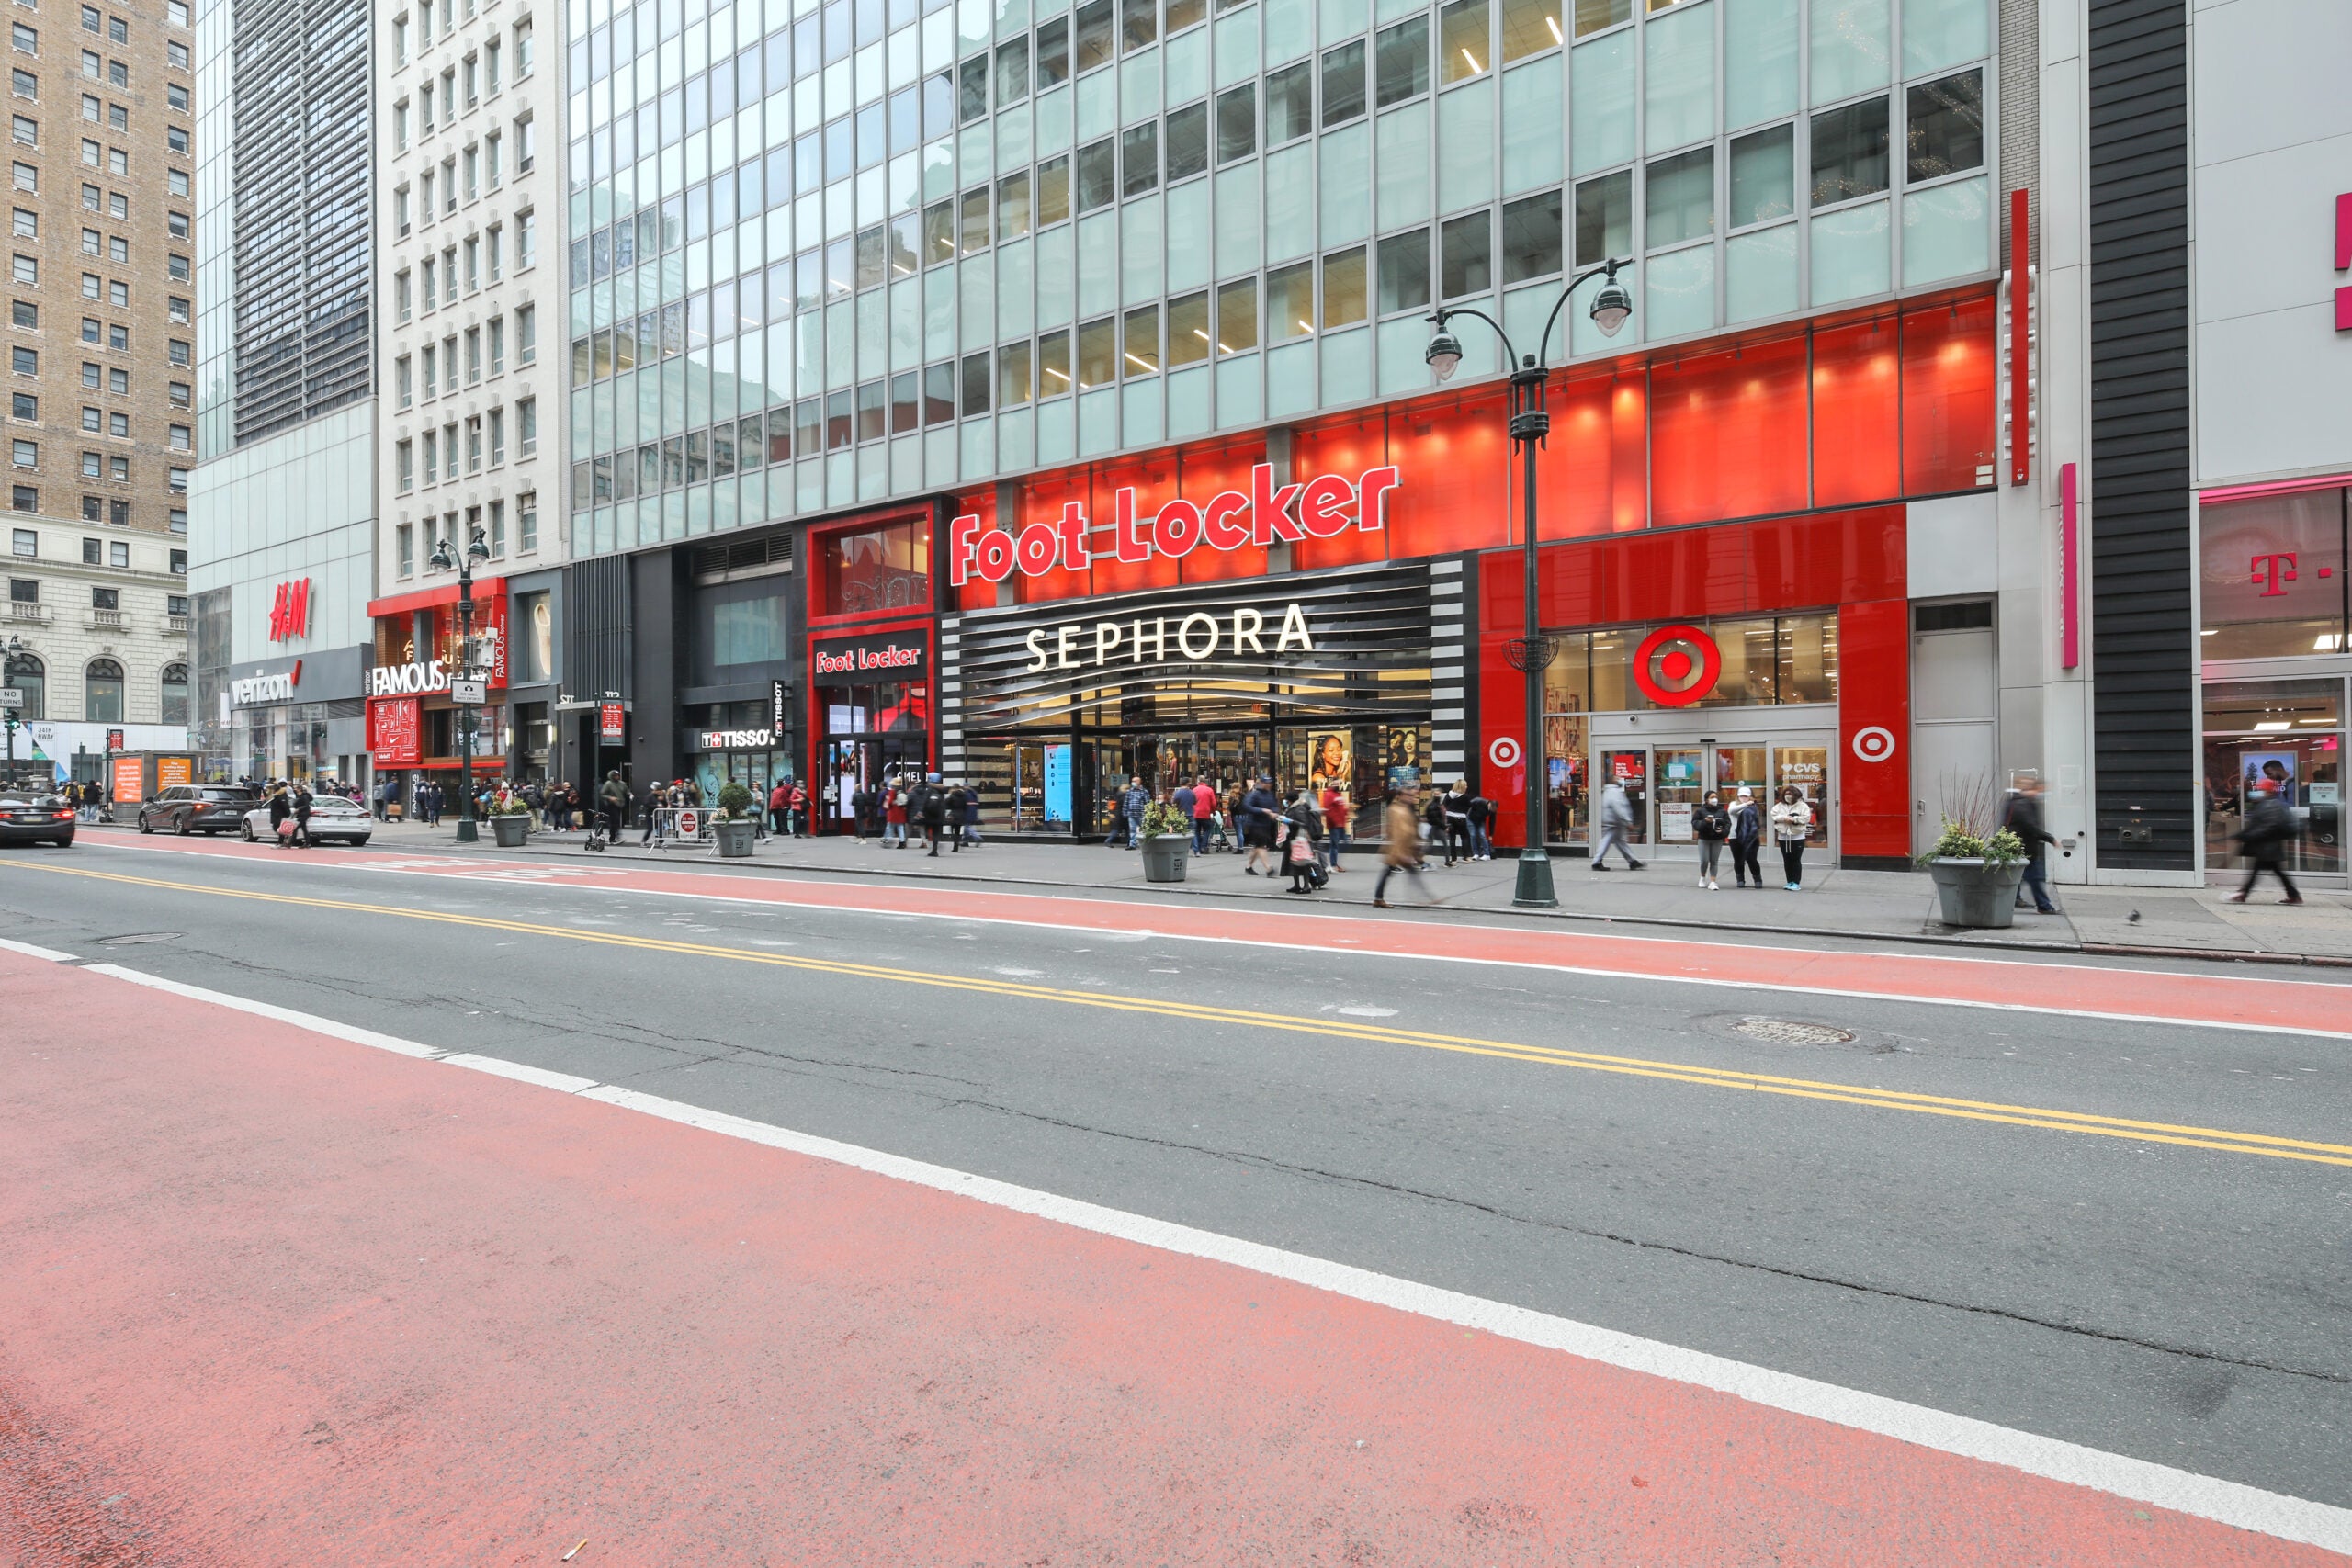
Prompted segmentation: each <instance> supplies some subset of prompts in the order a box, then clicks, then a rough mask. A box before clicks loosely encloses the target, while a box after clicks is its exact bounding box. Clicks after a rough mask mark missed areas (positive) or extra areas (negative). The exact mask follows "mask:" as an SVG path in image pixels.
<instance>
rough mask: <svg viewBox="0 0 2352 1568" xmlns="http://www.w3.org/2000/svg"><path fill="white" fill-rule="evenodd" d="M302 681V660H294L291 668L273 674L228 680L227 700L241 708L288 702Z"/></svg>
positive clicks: (291, 699)
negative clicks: (240, 679)
mask: <svg viewBox="0 0 2352 1568" xmlns="http://www.w3.org/2000/svg"><path fill="white" fill-rule="evenodd" d="M301 683H302V661H301V660H299V659H298V660H295V661H294V667H293V668H292V669H291V670H280V671H277V673H276V674H274V675H248V676H246V677H245V678H244V679H243V680H242V681H232V682H229V700H230V701H231V702H232V703H234V704H235V705H237V706H239V707H241V708H250V707H264V706H266V705H269V704H271V703H290V702H292V701H293V700H294V690H295V688H296V687H298V686H300V684H301Z"/></svg>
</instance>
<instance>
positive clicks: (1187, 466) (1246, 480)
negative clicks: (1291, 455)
mask: <svg viewBox="0 0 2352 1568" xmlns="http://www.w3.org/2000/svg"><path fill="white" fill-rule="evenodd" d="M1265 460H1266V444H1265V443H1264V442H1263V441H1262V440H1260V441H1250V442H1246V443H1242V444H1239V445H1237V446H1222V447H1211V448H1208V449H1207V450H1205V451H1198V452H1187V453H1185V454H1184V457H1183V465H1182V472H1183V481H1184V498H1185V499H1186V500H1187V501H1197V502H1201V503H1202V504H1203V505H1204V506H1205V505H1206V504H1208V501H1209V498H1210V497H1211V496H1214V495H1216V493H1217V492H1218V491H1227V490H1238V491H1240V492H1241V493H1242V494H1244V495H1248V494H1249V493H1250V469H1252V468H1256V467H1257V466H1258V465H1259V464H1261V463H1262V462H1264V461H1265ZM1182 568H1183V572H1182V577H1183V581H1186V582H1223V581H1229V580H1231V579H1233V578H1237V577H1263V576H1264V575H1265V574H1266V549H1265V547H1264V546H1262V545H1244V546H1242V547H1241V548H1239V549H1238V550H1212V549H1210V548H1208V547H1205V546H1204V547H1201V548H1199V549H1196V550H1194V551H1193V553H1192V554H1190V555H1188V556H1186V557H1185V558H1184V559H1183V561H1182Z"/></svg>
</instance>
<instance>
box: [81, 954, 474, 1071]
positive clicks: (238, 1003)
mask: <svg viewBox="0 0 2352 1568" xmlns="http://www.w3.org/2000/svg"><path fill="white" fill-rule="evenodd" d="M82 972H83V973H84V974H85V975H106V976H111V977H113V978H114V979H117V980H128V981H130V983H131V984H132V985H134V986H145V987H149V988H150V989H153V990H157V991H169V992H171V993H172V995H174V996H175V997H186V998H188V999H189V1000H190V1001H198V1002H210V1003H211V1004H212V1005H213V1006H215V1007H224V1008H233V1009H234V1010H237V1011H239V1012H249V1013H252V1014H253V1015H254V1017H256V1018H267V1019H274V1020H276V1021H277V1022H279V1023H290V1024H292V1025H293V1026H294V1027H295V1028H297V1029H307V1030H310V1031H311V1032H312V1033H315V1034H324V1035H328V1036H330V1037H331V1038H334V1039H336V1040H342V1041H346V1042H348V1043H351V1044H354V1045H366V1046H369V1047H372V1048H373V1049H375V1050H378V1051H390V1052H393V1053H395V1054H397V1055H402V1056H422V1057H424V1058H426V1059H428V1060H437V1059H438V1058H439V1057H441V1056H442V1055H446V1053H445V1052H443V1051H442V1050H441V1049H440V1047H438V1046H435V1045H420V1044H418V1043H416V1042H415V1041H413V1040H402V1039H401V1038H400V1037H398V1036H397V1035H391V1034H379V1033H377V1032H375V1031H374V1030H372V1029H361V1028H359V1027H358V1026H357V1025H356V1024H349V1023H337V1022H336V1021H334V1019H331V1018H321V1017H320V1016H319V1015H318V1014H316V1013H309V1012H297V1011H295V1010H293V1009H292V1008H282V1007H275V1006H272V1005H271V1004H270V1003H268V1002H257V1001H254V1000H252V999H250V998H245V997H232V996H231V995H229V994H228V993H227V992H226V991H208V990H206V989H205V988H204V987H201V986H188V985H183V984H181V983H180V982H179V981H177V980H166V979H164V977H163V976H160V975H142V974H141V973H140V972H139V971H138V970H136V969H125V968H124V967H122V966H121V965H120V964H87V965H85V966H84V968H83V971H82Z"/></svg>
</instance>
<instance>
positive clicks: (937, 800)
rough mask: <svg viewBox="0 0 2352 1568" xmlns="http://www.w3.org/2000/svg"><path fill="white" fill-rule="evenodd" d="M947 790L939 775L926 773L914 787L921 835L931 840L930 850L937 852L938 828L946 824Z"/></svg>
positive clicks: (934, 854)
mask: <svg viewBox="0 0 2352 1568" xmlns="http://www.w3.org/2000/svg"><path fill="white" fill-rule="evenodd" d="M948 802H949V791H948V789H947V787H946V786H945V785H944V784H941V783H940V782H939V775H938V774H937V773H932V774H929V775H927V776H926V777H925V778H924V780H923V782H922V784H918V785H917V786H916V787H915V815H916V816H918V817H921V818H922V836H923V837H924V838H925V839H928V840H931V852H932V854H933V857H934V858H935V857H936V856H937V855H938V853H939V830H940V829H942V828H944V827H945V826H946V825H947V807H948Z"/></svg>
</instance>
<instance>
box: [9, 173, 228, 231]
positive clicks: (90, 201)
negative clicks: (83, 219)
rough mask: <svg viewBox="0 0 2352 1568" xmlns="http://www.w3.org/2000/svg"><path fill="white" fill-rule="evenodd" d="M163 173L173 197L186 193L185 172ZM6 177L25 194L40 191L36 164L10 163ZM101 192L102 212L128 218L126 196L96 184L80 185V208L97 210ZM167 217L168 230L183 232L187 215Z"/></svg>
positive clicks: (110, 215)
mask: <svg viewBox="0 0 2352 1568" xmlns="http://www.w3.org/2000/svg"><path fill="white" fill-rule="evenodd" d="M165 175H166V180H167V182H168V185H169V187H170V190H171V193H172V194H173V195H174V196H181V197H184V196H186V195H187V194H188V190H189V185H188V176H187V171H186V170H185V169H171V170H167V171H166V172H165ZM10 179H11V184H12V186H13V187H14V188H15V189H17V190H20V191H23V192H24V193H25V194H26V195H28V196H39V195H40V165H38V164H24V163H18V164H11V165H10ZM101 195H103V196H104V197H105V198H106V205H105V211H106V212H107V215H108V216H109V217H113V218H129V217H130V197H128V196H125V195H124V194H123V193H122V192H120V191H119V190H116V191H105V192H101V191H100V190H99V188H98V187H97V186H94V185H89V184H86V183H85V184H84V186H82V206H83V207H84V209H86V210H88V211H91V212H96V211H98V210H99V197H100V196H101ZM170 218H171V222H172V232H173V233H175V234H178V235H185V234H186V233H187V214H185V213H181V212H174V213H172V214H171V215H170Z"/></svg>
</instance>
